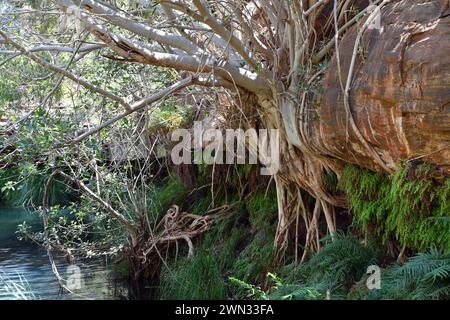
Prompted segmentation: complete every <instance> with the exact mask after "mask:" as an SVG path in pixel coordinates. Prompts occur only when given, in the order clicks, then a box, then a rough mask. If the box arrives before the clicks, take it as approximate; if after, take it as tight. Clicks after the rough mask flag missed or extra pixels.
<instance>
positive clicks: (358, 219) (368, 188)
mask: <svg viewBox="0 0 450 320" xmlns="http://www.w3.org/2000/svg"><path fill="white" fill-rule="evenodd" d="M408 170H409V169H408V167H407V166H406V167H405V168H403V169H401V170H399V171H397V172H396V173H395V174H394V175H392V176H388V175H385V174H381V173H374V172H370V171H368V170H366V169H359V168H356V167H353V166H346V167H345V170H344V174H343V177H342V181H341V184H342V186H343V188H344V189H345V192H346V194H347V197H348V200H349V204H350V207H351V209H352V212H353V214H354V222H355V224H357V225H359V226H361V227H363V228H367V226H368V224H369V223H371V224H372V225H374V226H375V227H376V234H378V235H381V236H382V238H383V240H387V239H388V237H389V236H390V235H391V234H395V236H396V237H397V238H398V239H399V240H400V242H401V243H402V244H406V245H408V246H409V247H411V248H415V249H420V250H424V249H427V248H430V247H431V246H433V245H435V246H437V247H438V248H442V249H448V248H450V233H449V232H450V225H449V223H448V222H447V221H445V220H436V219H435V218H436V217H448V215H449V213H450V179H447V180H446V181H445V182H444V183H442V184H440V185H439V184H435V183H433V181H432V180H430V179H426V178H420V179H417V178H416V179H408V178H407V173H408ZM418 170H419V171H420V170H421V171H422V175H424V174H423V173H424V172H426V171H427V170H430V169H429V168H427V167H426V166H423V167H421V168H419V169H418Z"/></svg>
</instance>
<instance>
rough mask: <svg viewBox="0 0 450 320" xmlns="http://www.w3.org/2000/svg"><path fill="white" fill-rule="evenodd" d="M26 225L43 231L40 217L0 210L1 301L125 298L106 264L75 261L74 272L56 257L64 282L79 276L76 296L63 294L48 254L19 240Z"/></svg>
mask: <svg viewBox="0 0 450 320" xmlns="http://www.w3.org/2000/svg"><path fill="white" fill-rule="evenodd" d="M23 221H27V223H29V224H31V225H33V226H34V227H36V228H39V227H40V228H42V224H41V222H40V220H39V218H38V217H37V215H36V214H33V213H32V212H29V211H28V210H26V209H16V208H14V209H11V208H0V300H11V299H52V300H53V299H55V300H56V299H57V300H61V299H62V300H68V299H70V300H72V299H115V297H117V296H124V295H125V293H124V292H123V288H121V287H119V286H118V285H117V284H116V283H115V282H114V281H112V279H111V273H110V272H109V271H108V270H109V268H108V263H107V261H105V260H102V259H96V260H83V261H76V262H75V264H74V265H75V266H76V267H75V268H74V267H73V266H71V267H69V265H68V264H67V263H66V262H65V261H64V259H62V258H61V257H55V260H56V265H57V268H58V271H59V273H60V274H61V276H62V277H63V278H65V279H70V278H71V279H74V278H73V276H74V275H75V274H79V275H80V277H78V278H76V279H77V280H76V281H75V282H74V283H75V284H76V290H73V291H74V293H62V292H61V290H60V286H59V284H58V281H57V280H56V277H55V275H54V274H53V272H52V269H51V266H50V262H49V259H48V257H47V254H46V251H45V250H44V249H43V248H41V247H39V246H37V245H34V244H32V243H29V242H23V241H19V240H18V239H17V234H16V230H17V226H18V224H20V223H22V222H23ZM78 271H79V272H78Z"/></svg>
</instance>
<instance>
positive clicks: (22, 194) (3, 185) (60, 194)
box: [0, 163, 72, 206]
mask: <svg viewBox="0 0 450 320" xmlns="http://www.w3.org/2000/svg"><path fill="white" fill-rule="evenodd" d="M49 175H50V173H47V172H45V171H43V170H40V169H38V168H37V167H36V166H35V165H34V164H32V163H21V164H20V165H19V166H18V167H15V168H14V167H13V168H8V169H4V170H2V172H0V194H1V201H2V202H3V204H7V205H12V206H40V205H42V200H43V192H44V186H45V183H46V182H47V179H48V176H49ZM49 196H50V203H51V205H56V204H65V203H67V202H68V201H69V200H70V199H71V198H72V195H71V192H70V190H69V188H68V187H67V186H66V185H65V183H64V182H63V181H61V180H58V179H55V180H54V181H53V182H52V183H51V184H50V189H49Z"/></svg>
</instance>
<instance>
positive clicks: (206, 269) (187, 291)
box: [160, 247, 227, 300]
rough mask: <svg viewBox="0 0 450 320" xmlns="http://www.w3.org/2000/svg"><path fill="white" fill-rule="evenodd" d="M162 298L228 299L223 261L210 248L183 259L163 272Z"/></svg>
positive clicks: (203, 248) (204, 248) (199, 250)
mask: <svg viewBox="0 0 450 320" xmlns="http://www.w3.org/2000/svg"><path fill="white" fill-rule="evenodd" d="M160 298H161V299H174V300H179V299H187V300H206V299H226V298H227V292H226V287H225V281H224V279H223V276H222V268H221V263H220V261H219V260H218V259H217V258H216V257H215V255H214V253H213V252H211V250H209V249H208V248H207V247H202V248H200V249H198V250H197V252H196V253H195V255H194V257H192V258H191V259H187V258H183V259H182V260H180V261H178V262H177V263H175V265H174V268H173V269H172V270H171V271H170V272H169V271H167V270H166V271H165V272H163V274H162V278H161V286H160Z"/></svg>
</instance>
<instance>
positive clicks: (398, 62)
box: [309, 0, 450, 175]
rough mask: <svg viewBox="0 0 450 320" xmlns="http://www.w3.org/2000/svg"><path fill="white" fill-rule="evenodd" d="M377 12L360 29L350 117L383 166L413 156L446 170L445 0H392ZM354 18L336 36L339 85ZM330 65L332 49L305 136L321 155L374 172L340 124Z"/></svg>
mask: <svg viewBox="0 0 450 320" xmlns="http://www.w3.org/2000/svg"><path fill="white" fill-rule="evenodd" d="M381 16H382V20H381V29H368V30H367V31H365V33H364V36H363V38H362V41H361V42H360V43H359V48H358V54H357V56H356V63H355V68H354V70H353V82H352V85H351V91H350V94H349V103H350V108H351V113H352V116H353V118H354V120H355V123H356V125H357V127H358V128H359V130H360V132H361V133H362V135H363V137H364V139H365V140H366V141H368V142H369V144H370V145H371V146H372V147H373V149H374V150H375V151H376V152H377V153H378V154H379V155H380V157H381V158H382V159H383V161H384V162H385V164H386V165H387V167H389V168H391V169H393V170H394V169H395V168H396V166H397V165H398V164H399V163H400V162H401V161H405V160H413V159H414V160H419V159H420V161H426V162H430V163H433V164H436V165H439V167H440V168H441V170H442V171H443V172H444V173H445V174H447V175H448V174H450V9H449V1H448V0H446V1H426V0H403V1H393V2H390V3H388V4H387V5H385V6H384V7H383V8H382V9H381ZM362 23H363V21H362V22H361V23H359V24H358V25H356V26H354V27H353V29H352V30H349V32H347V33H346V34H345V36H344V37H343V38H342V40H341V43H340V61H341V69H342V79H343V81H344V84H343V85H344V86H345V80H346V79H347V75H348V71H349V66H350V63H351V60H352V53H353V48H354V46H355V39H356V38H357V33H358V30H359V29H360V27H361V24H362ZM337 70H338V67H337V59H336V56H334V57H333V59H332V61H331V64H330V67H329V70H328V71H327V73H326V75H325V77H324V79H323V87H324V96H323V97H322V99H321V101H320V104H319V105H318V107H317V108H316V109H314V110H313V111H312V112H311V113H314V114H315V115H316V117H315V120H313V124H312V126H311V134H310V135H309V137H310V138H311V141H310V143H311V144H312V145H314V146H316V147H317V148H318V149H319V150H321V152H323V154H324V155H327V156H332V157H335V158H339V159H342V160H344V161H345V162H350V163H355V164H357V165H360V166H363V167H367V168H370V169H373V170H378V171H379V170H381V168H380V166H379V165H378V164H377V163H376V162H375V161H374V159H373V158H372V157H371V156H370V154H369V152H368V151H367V149H366V148H365V147H364V146H363V145H362V144H361V142H360V140H359V139H358V138H357V137H356V135H355V133H354V132H352V130H351V127H350V125H349V124H348V117H349V115H348V114H347V112H346V111H345V106H344V94H343V91H342V89H341V84H340V80H339V76H338V72H337ZM310 118H312V119H314V117H313V116H311V117H310Z"/></svg>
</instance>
